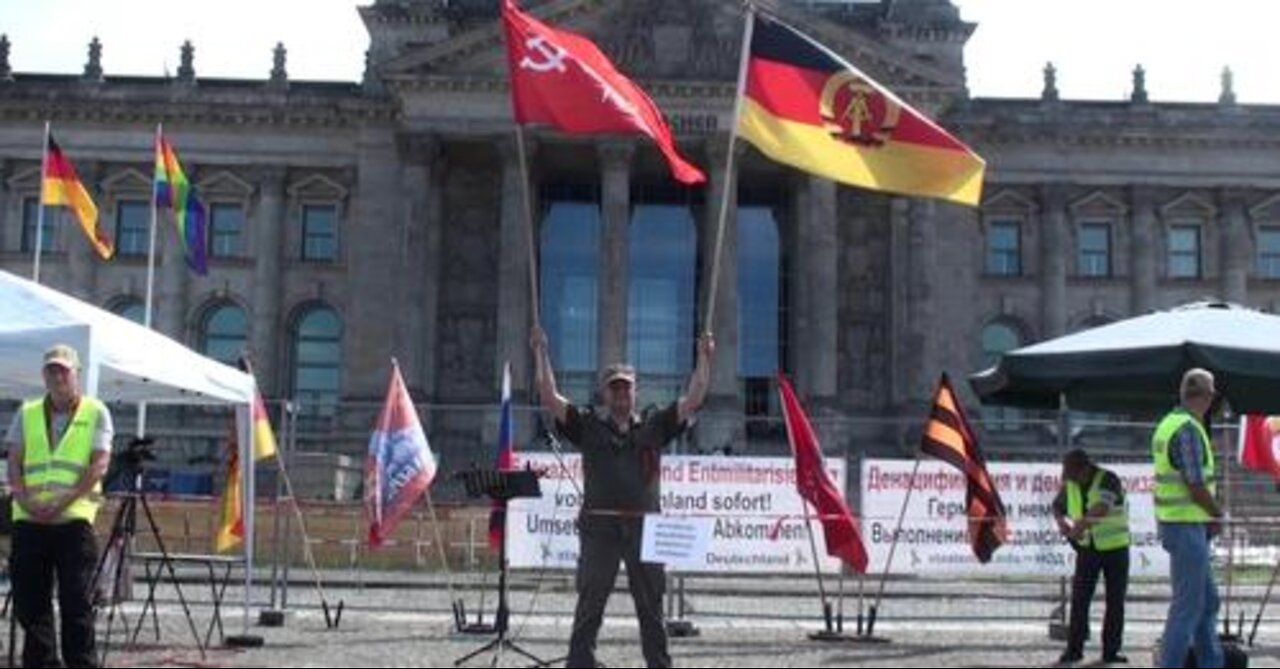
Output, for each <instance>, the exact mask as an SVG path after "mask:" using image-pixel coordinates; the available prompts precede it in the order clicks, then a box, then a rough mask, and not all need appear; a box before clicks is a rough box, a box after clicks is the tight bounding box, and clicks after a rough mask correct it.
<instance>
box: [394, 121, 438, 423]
mask: <svg viewBox="0 0 1280 669" xmlns="http://www.w3.org/2000/svg"><path fill="white" fill-rule="evenodd" d="M400 157H401V160H402V163H403V166H402V168H401V184H402V189H403V191H404V192H405V193H407V194H408V197H407V200H406V209H405V211H404V212H403V215H404V227H403V230H402V234H401V240H402V242H403V246H402V248H401V258H400V260H401V263H402V267H401V276H402V277H403V278H404V280H403V281H401V282H399V283H398V284H397V291H398V292H399V293H400V296H399V300H398V301H399V303H400V304H403V305H405V308H404V309H403V310H402V311H401V312H400V320H401V325H400V327H399V328H398V329H397V331H396V344H395V346H396V350H398V351H400V354H401V355H402V356H403V359H402V360H401V361H400V362H401V369H402V371H403V373H404V375H405V382H406V383H407V384H408V385H409V387H410V388H413V389H415V390H421V391H422V392H423V393H425V395H426V397H427V398H432V397H434V394H435V355H434V354H435V342H436V309H437V305H438V303H439V295H440V293H439V290H440V288H439V281H440V280H439V276H440V212H441V204H442V199H443V198H442V196H443V188H444V185H443V183H441V180H440V178H439V177H440V174H441V172H442V165H441V163H442V160H441V146H440V140H439V138H438V137H436V136H434V135H425V134H418V135H408V136H405V137H401V139H400Z"/></svg>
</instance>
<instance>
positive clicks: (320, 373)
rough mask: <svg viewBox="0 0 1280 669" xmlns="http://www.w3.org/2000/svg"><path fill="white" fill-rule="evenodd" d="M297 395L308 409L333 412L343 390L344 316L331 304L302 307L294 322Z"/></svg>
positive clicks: (294, 385) (293, 371)
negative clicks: (340, 315) (328, 305)
mask: <svg viewBox="0 0 1280 669" xmlns="http://www.w3.org/2000/svg"><path fill="white" fill-rule="evenodd" d="M292 335H293V359H292V363H293V370H292V375H291V381H292V388H293V396H294V398H295V399H297V400H298V402H299V404H300V410H301V411H303V412H306V413H328V412H331V411H332V410H333V409H334V408H335V405H336V404H337V401H338V398H339V397H340V396H341V390H342V320H341V319H340V318H338V314H337V312H335V311H334V310H333V309H330V308H329V307H327V306H323V305H316V306H312V307H308V308H307V309H305V310H304V311H302V312H301V313H300V314H299V315H298V317H297V319H295V321H294V326H293V332H292Z"/></svg>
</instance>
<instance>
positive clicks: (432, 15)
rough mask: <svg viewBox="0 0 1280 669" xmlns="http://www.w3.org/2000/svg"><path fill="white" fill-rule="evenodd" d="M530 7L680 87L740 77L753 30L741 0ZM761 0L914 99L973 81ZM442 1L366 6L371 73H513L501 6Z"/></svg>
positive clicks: (869, 34) (553, 2) (869, 33)
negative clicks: (468, 9)
mask: <svg viewBox="0 0 1280 669" xmlns="http://www.w3.org/2000/svg"><path fill="white" fill-rule="evenodd" d="M447 4H448V3H446V6H447ZM523 4H524V5H526V6H527V9H528V11H529V12H530V13H532V14H533V15H535V16H536V17H538V18H539V19H541V20H543V21H546V22H547V23H550V24H552V25H555V26H559V27H563V28H566V29H569V30H572V31H575V32H578V33H581V34H584V35H586V36H587V37H589V38H591V39H592V40H594V41H595V42H596V43H597V44H599V45H600V48H601V49H602V50H603V51H604V52H605V53H606V54H607V55H608V56H609V57H610V58H612V59H613V60H614V61H615V62H616V63H617V64H618V66H619V68H620V69H621V70H622V71H623V72H626V73H627V74H629V75H630V76H633V77H635V78H637V79H640V80H642V81H648V82H666V83H670V84H671V85H679V84H680V83H681V82H703V83H709V82H721V83H727V84H732V83H733V82H734V81H735V80H736V74H737V68H738V62H739V56H740V48H741V40H742V31H743V26H744V15H743V10H742V3H741V2H740V0H549V1H547V2H540V3H539V2H525V3H523ZM758 4H759V5H760V6H761V7H762V9H763V10H765V11H768V12H769V13H771V14H773V15H776V16H778V17H779V18H781V19H783V20H785V21H787V22H789V23H791V24H792V25H795V26H796V27H797V28H799V29H801V30H804V31H805V32H807V33H809V34H810V35H812V36H813V37H814V38H816V39H818V40H819V41H822V42H823V43H824V44H826V45H827V46H829V47H830V48H832V49H833V50H835V51H836V52H837V53H839V54H841V55H842V56H844V57H845V58H846V59H848V60H849V61H850V62H852V63H853V64H854V65H856V66H857V67H859V68H861V69H862V70H864V71H865V72H866V73H867V74H869V75H870V76H872V77H874V78H876V79H879V80H880V81H882V82H883V83H885V84H886V85H888V86H890V87H891V88H895V89H896V90H898V91H899V92H900V93H901V94H904V95H906V96H908V97H913V96H914V94H916V93H918V92H923V91H939V90H945V91H953V92H958V91H961V90H962V89H963V87H964V74H963V69H962V67H961V66H960V64H959V63H955V64H953V65H952V66H948V65H947V64H942V63H939V62H937V61H936V59H928V58H920V57H916V56H914V55H912V54H911V53H909V52H908V51H907V50H905V49H903V48H901V47H900V46H897V45H894V44H891V43H890V41H889V40H888V39H884V38H882V34H883V29H881V30H876V29H874V28H873V27H871V26H868V27H866V28H863V27H859V26H857V25H850V24H849V23H847V22H838V21H835V20H832V19H831V18H830V17H828V16H825V15H823V14H820V13H817V12H815V11H813V10H810V9H807V8H805V7H803V6H796V5H792V4H789V3H785V2H781V1H779V0H772V1H764V2H760V3H758ZM437 5H438V3H435V2H434V1H433V0H419V1H418V2H412V1H409V2H404V1H403V0H402V2H400V3H395V2H382V3H378V4H377V5H374V6H372V7H367V8H365V9H364V10H363V12H364V17H365V22H366V24H367V25H368V26H369V29H370V33H371V36H372V39H373V45H372V47H371V49H370V52H371V56H370V59H371V62H370V67H371V68H372V71H371V72H370V75H371V76H373V77H375V78H382V79H390V80H398V81H405V80H413V79H422V80H433V81H438V80H440V79H449V78H453V77H456V78H459V79H466V80H472V81H474V80H484V79H490V80H493V79H498V80H500V79H503V78H505V77H506V64H505V52H504V46H503V42H502V31H501V27H500V25H499V21H498V18H497V15H496V8H495V7H496V5H497V3H496V2H494V3H490V4H489V5H488V7H489V9H488V12H489V14H488V15H484V14H483V13H482V12H481V10H480V9H476V10H475V12H474V13H472V14H470V15H467V16H466V17H460V16H459V10H458V9H457V7H456V5H455V6H454V9H453V10H452V11H453V12H454V14H453V15H452V18H450V15H448V14H446V11H445V6H437ZM433 7H435V9H434V10H433ZM464 19H465V20H464Z"/></svg>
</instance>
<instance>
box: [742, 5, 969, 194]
mask: <svg viewBox="0 0 1280 669" xmlns="http://www.w3.org/2000/svg"><path fill="white" fill-rule="evenodd" d="M752 16H754V15H752ZM754 21H755V25H754V30H753V31H752V34H751V53H750V58H749V60H748V62H747V80H746V82H745V84H744V90H742V91H740V92H739V94H740V95H742V96H744V99H743V101H742V102H743V104H742V115H741V117H740V118H739V120H738V134H739V135H741V136H742V138H743V139H746V140H747V141H749V142H751V143H752V144H754V145H755V146H756V148H757V149H760V152H761V153H763V154H765V155H766V156H768V157H769V158H771V159H773V160H776V161H777V162H780V163H784V164H786V165H791V166H792V167H795V168H798V169H801V170H804V171H806V172H809V173H811V174H816V175H818V176H820V177H825V178H827V179H831V180H832V181H838V182H840V183H845V184H849V185H852V186H858V187H860V188H867V189H870V190H876V191H882V192H889V193H897V194H900V195H916V196H922V197H935V198H940V199H943V200H948V201H951V202H958V203H960V204H967V205H969V206H977V204H978V202H979V201H980V200H981V198H982V179H983V175H984V174H985V172H986V163H985V162H984V161H983V160H982V158H981V157H979V156H978V154H976V153H974V152H973V150H972V149H970V148H969V147H968V146H965V145H964V143H962V142H961V141H960V140H958V139H956V138H955V137H953V136H951V134H950V133H948V132H947V131H946V130H944V129H942V127H941V126H939V125H938V124H936V123H934V122H933V121H931V120H930V119H929V118H928V117H927V116H925V115H924V114H922V113H920V112H919V111H917V110H915V109H913V108H912V107H911V106H910V105H908V104H907V103H906V102H904V101H903V100H902V99H900V98H899V97H898V96H896V95H894V94H893V92H892V91H890V90H889V89H887V88H885V87H884V86H881V85H880V84H879V83H877V82H876V81H875V80H873V79H872V78H871V77H868V76H867V75H866V74H863V73H862V72H861V71H859V70H858V68H856V67H854V66H853V65H850V64H849V63H847V62H845V61H844V59H842V58H840V57H839V56H837V55H836V54H835V53H833V52H832V51H831V50H830V49H828V48H827V47H825V46H823V45H822V44H820V43H818V42H817V41H815V40H813V39H812V38H810V37H809V36H807V35H805V34H803V33H801V32H800V31H798V30H796V29H795V28H792V27H791V26H788V25H786V24H785V23H782V22H781V21H777V20H775V19H773V18H770V17H767V16H757V17H756V18H754Z"/></svg>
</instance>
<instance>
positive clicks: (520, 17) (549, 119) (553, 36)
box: [502, 0, 707, 184]
mask: <svg viewBox="0 0 1280 669" xmlns="http://www.w3.org/2000/svg"><path fill="white" fill-rule="evenodd" d="M502 25H503V28H504V29H505V30H506V36H507V66H508V70H509V71H510V73H511V106H512V109H513V111H514V112H515V118H516V123H520V124H527V123H545V124H547V125H550V126H552V127H554V128H557V129H559V130H561V131H563V132H567V133H570V134H609V133H626V134H631V133H639V134H642V135H646V136H648V137H649V138H650V139H652V140H653V141H654V142H656V143H657V144H658V149H659V150H661V151H662V155H663V156H665V157H666V159H667V163H669V164H670V166H671V174H672V175H673V176H674V177H675V178H676V180H677V181H679V182H681V183H685V184H698V183H702V182H704V181H706V180H707V178H706V176H705V175H704V174H703V173H702V171H701V170H699V169H698V168H697V167H695V166H693V165H692V164H690V163H689V162H688V161H687V160H685V159H684V158H683V157H682V156H681V155H680V153H679V152H678V151H677V150H676V146H675V138H674V137H673V136H672V133H671V128H670V127H668V126H667V121H666V119H664V118H663V117H662V112H661V111H659V110H658V106H657V105H655V104H654V103H653V100H651V99H649V96H648V95H646V94H645V92H644V91H643V90H641V89H640V87H639V86H637V85H636V83H635V82H633V81H631V80H630V79H628V78H627V77H626V76H624V75H623V74H622V73H620V72H618V70H617V68H615V67H614V66H613V63H612V62H611V61H610V60H609V58H608V56H605V55H604V53H602V52H601V51H600V48H599V47H597V46H596V45H595V43H593V42H592V41H591V40H589V39H587V38H585V37H583V36H581V35H578V34H576V33H571V32H569V31H566V30H556V29H555V28H552V27H551V26H548V25H547V24H545V23H542V22H541V21H538V20H536V19H534V18H533V17H531V16H529V15H528V14H525V13H524V12H522V11H520V9H519V8H518V7H516V3H515V1H514V0H503V2H502Z"/></svg>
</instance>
